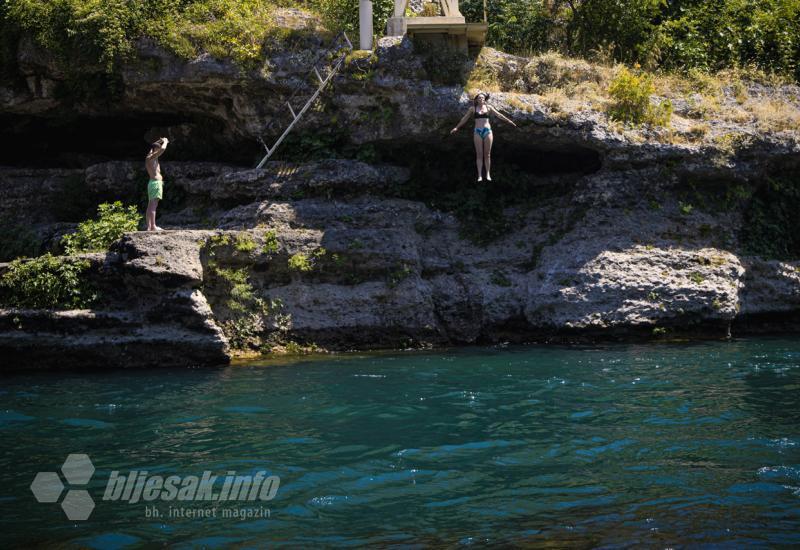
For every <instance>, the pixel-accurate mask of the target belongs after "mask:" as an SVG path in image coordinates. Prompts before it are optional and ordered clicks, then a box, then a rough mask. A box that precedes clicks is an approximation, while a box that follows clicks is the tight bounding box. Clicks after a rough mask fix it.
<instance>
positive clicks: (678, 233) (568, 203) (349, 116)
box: [0, 10, 800, 367]
mask: <svg viewBox="0 0 800 550" xmlns="http://www.w3.org/2000/svg"><path fill="white" fill-rule="evenodd" d="M277 17H278V18H279V19H280V18H282V19H280V20H281V21H284V24H285V25H286V26H289V27H292V28H297V29H302V28H305V27H306V26H308V25H311V24H313V21H312V20H311V19H309V16H307V14H304V13H303V12H301V11H297V10H281V11H279V13H278V14H277ZM300 44H301V46H302V47H294V48H288V47H284V46H285V45H283V44H280V43H274V44H273V43H269V44H267V47H266V49H265V51H266V52H267V57H266V59H265V60H264V64H263V66H262V67H259V68H257V69H255V70H253V71H243V70H242V69H241V68H239V67H236V66H235V65H233V64H232V63H231V62H229V61H225V60H218V59H214V58H212V57H210V56H208V55H203V56H200V57H198V58H197V59H194V60H189V61H186V60H181V59H178V58H176V57H175V56H174V55H172V54H170V53H168V52H166V51H164V50H163V49H160V48H159V47H157V46H155V45H154V44H152V43H149V42H146V41H143V42H141V43H140V44H138V46H137V48H138V49H137V51H138V59H137V60H135V61H133V62H131V63H129V65H127V66H125V67H124V68H123V70H122V73H121V81H122V84H121V86H122V87H121V90H120V97H119V98H117V101H116V102H114V103H113V104H109V103H108V102H106V103H103V102H89V101H80V100H78V99H76V98H71V99H70V98H68V97H65V96H64V95H63V94H60V93H55V91H56V90H57V89H58V88H59V86H60V85H62V84H63V83H64V81H65V79H66V76H65V75H64V74H63V71H62V70H61V69H60V68H59V65H58V64H57V63H54V62H53V60H52V59H51V58H50V57H49V56H48V55H47V54H46V53H45V52H42V51H41V50H40V49H37V48H36V47H35V45H34V44H33V43H32V42H31V41H27V40H26V41H23V42H22V43H21V44H20V49H19V53H18V61H19V66H20V71H21V79H20V80H19V81H16V82H10V83H4V84H3V85H1V86H0V115H3V116H4V117H7V119H8V120H10V121H13V122H14V123H15V124H18V127H19V128H23V129H22V130H20V132H22V134H20V135H23V137H24V134H25V132H26V131H29V130H25V128H28V127H30V128H33V129H34V130H36V129H38V128H39V126H37V124H45V123H46V122H47V121H51V122H52V121H58V120H60V117H62V116H63V115H64V113H65V112H70V113H73V114H74V115H75V116H76V117H78V120H79V123H77V124H76V127H79V126H80V122H86V121H90V120H95V119H98V118H102V119H104V120H106V121H107V124H108V127H107V129H108V130H109V136H110V137H109V138H108V139H109V140H110V141H114V139H122V138H119V134H116V133H114V132H116V131H117V127H123V128H124V124H123V123H122V121H123V118H124V117H127V118H124V120H125V121H127V122H130V121H133V122H135V123H136V124H135V128H133V127H131V129H130V133H132V134H136V135H134V136H133V138H130V139H132V140H133V141H134V142H136V145H137V146H143V144H144V143H145V142H144V141H142V138H147V139H152V137H153V136H155V135H165V134H168V135H170V136H172V137H176V136H178V137H176V139H174V140H173V141H174V143H175V145H174V147H175V148H174V149H170V151H169V153H170V154H173V153H174V155H175V157H177V158H178V159H180V160H175V157H171V156H169V155H167V156H165V157H164V159H163V162H162V169H163V172H164V177H165V197H164V200H163V201H162V203H161V205H160V206H159V224H160V225H162V226H163V227H165V228H166V229H167V231H164V232H159V233H144V232H137V233H130V234H127V235H125V236H124V237H123V238H122V239H121V240H120V241H119V242H117V243H115V244H114V245H113V246H112V248H111V251H110V252H108V253H107V254H103V255H99V256H98V255H92V256H90V257H89V258H90V259H91V263H92V268H91V270H90V272H89V277H90V278H91V280H92V281H93V283H94V284H95V285H96V286H97V288H98V289H99V292H100V295H101V300H100V301H99V302H98V304H97V305H96V307H95V309H93V310H91V311H63V312H43V311H18V310H0V354H2V355H3V357H10V358H11V363H8V364H12V363H13V364H14V365H16V366H17V367H36V366H53V365H56V366H58V365H61V366H106V365H124V366H136V365H184V366H185V365H200V364H202V365H216V364H223V363H226V362H227V361H228V360H229V358H230V357H231V355H232V354H233V353H234V352H237V351H240V350H242V349H246V350H249V351H251V352H254V351H262V352H266V351H269V350H270V349H273V348H275V349H277V348H278V347H279V346H280V345H282V344H286V343H287V342H297V343H301V344H312V343H313V344H316V345H319V346H322V347H325V348H329V349H354V348H358V349H366V348H387V347H394V348H396V347H407V346H427V345H449V344H464V343H489V342H505V341H515V342H529V341H543V340H545V341H546V340H568V341H569V340H572V339H577V338H629V337H647V338H650V337H653V336H671V335H674V336H684V335H689V336H710V337H726V336H728V335H730V334H737V333H745V332H749V331H759V330H774V329H785V328H790V329H793V330H796V329H798V328H800V322H798V320H800V262H799V261H798V258H793V259H791V260H786V261H778V260H772V259H765V258H763V257H760V256H757V255H755V254H754V253H753V251H752V250H750V249H749V248H748V247H747V246H745V245H746V242H745V241H746V238H745V237H746V235H745V231H744V229H745V228H746V226H747V224H748V223H749V222H748V218H747V212H748V208H750V207H751V206H752V203H753V201H755V198H754V197H756V196H757V193H759V192H762V191H763V190H764V189H765V185H766V184H765V182H766V181H767V179H768V178H771V177H775V176H782V175H786V174H796V173H798V171H800V137H799V136H798V132H797V131H796V129H792V128H791V126H786V125H781V124H778V123H776V126H775V128H771V129H764V128H763V127H761V126H759V124H760V123H759V122H758V121H757V120H755V118H753V117H750V116H749V115H747V116H745V114H746V113H745V114H741V113H740V116H737V117H729V118H727V119H725V120H712V121H708V122H707V123H704V124H705V125H704V126H703V127H702V128H701V129H700V130H698V129H697V126H698V123H697V119H696V118H693V117H696V109H697V105H696V103H697V101H701V99H702V98H699V99H698V98H695V99H692V98H691V97H690V98H688V99H686V100H685V101H676V103H675V105H674V107H675V117H674V120H673V126H672V129H671V130H670V131H669V132H667V131H666V130H664V129H658V128H651V127H648V126H643V127H636V128H633V127H628V128H621V127H620V125H618V124H615V123H613V122H611V121H610V120H609V119H608V117H607V116H606V114H605V113H604V112H603V110H602V108H601V106H598V103H597V101H595V100H593V99H592V98H591V94H589V93H586V94H583V95H581V93H579V92H580V90H591V89H597V87H598V86H606V85H607V82H606V80H607V78H608V74H606V73H607V72H608V70H609V69H607V68H603V67H598V66H594V65H591V64H589V63H586V62H583V61H575V60H568V61H565V60H563V59H560V60H559V59H556V58H554V57H553V56H548V55H544V56H539V57H537V58H530V59H529V58H522V57H517V56H511V55H507V54H503V53H501V52H497V51H494V50H491V49H489V48H487V49H485V50H484V52H483V53H482V54H481V57H480V58H479V60H478V61H477V62H476V61H475V60H472V61H470V60H464V63H465V66H464V67H463V69H464V73H463V74H464V75H466V74H470V73H469V71H473V73H474V74H478V75H479V76H482V78H484V80H485V82H486V84H487V86H491V87H492V90H493V91H492V98H491V102H492V104H493V105H494V106H495V107H497V108H498V109H501V110H503V111H504V112H506V113H507V114H508V115H509V116H510V117H511V118H513V120H514V121H515V122H516V123H517V125H518V126H519V128H518V129H514V128H511V127H508V126H504V125H503V124H502V123H500V122H496V121H494V122H493V131H494V132H495V133H496V136H495V138H496V142H495V143H496V145H495V149H494V151H493V157H494V161H493V162H494V168H493V174H494V175H495V181H494V182H492V183H491V184H489V183H488V182H484V183H482V184H480V185H483V186H487V187H486V188H485V189H484V188H480V187H478V184H476V183H475V182H474V180H473V176H472V175H471V174H472V170H473V167H474V164H473V162H474V159H473V157H472V142H471V140H472V136H471V135H470V134H469V133H468V132H465V131H463V130H462V132H461V133H460V134H459V133H457V134H456V135H455V136H451V135H450V133H449V130H450V129H451V128H452V127H453V126H455V124H456V123H457V121H458V120H459V119H460V117H461V116H462V115H463V113H464V112H465V111H466V110H467V109H468V107H469V105H470V101H471V98H470V97H469V94H468V90H467V89H465V84H466V82H456V83H455V84H447V83H443V82H444V80H446V79H443V78H442V74H441V73H442V72H448V73H449V72H450V71H455V73H458V71H460V70H461V69H460V68H459V67H458V66H456V67H455V68H454V67H452V66H442V65H441V64H439V65H436V63H432V61H431V59H430V58H427V57H426V56H425V55H420V54H419V52H416V53H415V51H414V48H413V45H412V44H411V43H410V42H409V41H408V40H402V39H399V38H385V39H381V40H379V41H378V44H377V46H376V50H375V52H374V53H375V57H372V56H370V57H364V58H360V59H356V60H353V61H351V62H349V63H348V65H347V66H346V67H345V69H344V71H343V72H342V73H341V74H340V75H339V76H337V77H336V78H335V79H334V84H333V87H332V89H331V90H329V92H327V93H326V94H324V95H323V98H322V100H321V101H320V103H319V104H318V105H317V106H316V107H315V108H314V109H310V110H309V111H308V113H307V114H306V116H305V117H304V118H303V119H302V121H301V122H300V123H298V125H297V127H296V128H295V134H293V135H297V136H303V138H304V139H306V140H307V141H308V140H310V141H312V145H314V143H316V142H314V139H316V138H318V137H320V136H334V137H337V136H338V137H339V138H341V137H342V135H345V136H346V139H347V144H346V145H347V147H351V149H349V151H350V153H348V154H349V156H350V157H356V158H360V159H369V158H381V159H382V160H381V161H380V162H377V161H376V162H374V163H372V162H362V161H357V160H349V159H345V158H330V159H324V160H313V161H305V162H301V161H296V162H285V161H271V162H269V163H267V164H266V166H265V167H264V168H263V169H261V170H255V169H253V168H252V166H254V162H252V163H250V162H249V161H250V160H253V161H255V160H257V159H258V158H259V157H260V155H261V154H263V151H262V148H261V145H260V144H259V143H258V139H259V138H264V139H265V140H267V141H268V140H269V139H270V138H275V137H277V131H276V130H275V128H276V127H277V128H280V127H281V124H280V122H281V121H285V116H286V113H287V112H288V109H287V108H286V106H285V103H283V100H284V99H285V98H286V97H287V96H288V94H290V93H291V92H292V91H293V90H295V88H296V87H298V86H299V87H300V91H301V92H302V93H301V94H300V95H299V96H298V97H299V98H300V99H302V98H303V97H305V96H303V94H305V95H306V96H307V95H308V94H310V93H311V92H313V90H314V87H313V85H312V84H311V83H309V82H307V81H306V80H305V75H306V73H307V71H308V69H309V68H310V66H311V65H310V64H311V63H312V62H313V61H314V60H315V59H316V58H317V56H318V55H319V54H320V53H321V52H322V50H323V48H324V46H325V45H324V44H323V43H322V41H321V39H320V38H319V37H315V36H314V35H313V34H310V35H308V36H306V37H305V38H302V39H301V43H300ZM296 46H297V45H296ZM434 61H435V60H434ZM476 63H477V65H476ZM91 70H92V69H91V68H87V71H91ZM445 76H447V75H445ZM451 76H452V75H451ZM456 80H458V79H456ZM592 87H595V88H592ZM559 90H561V91H564V90H567V91H569V92H570V93H566V92H564V94H558V93H556V92H558V91H559ZM576 90H577V91H576ZM472 91H474V90H470V92H472ZM753 93H758V94H762V95H763V97H764V100H765V101H767V99H768V94H772V96H777V95H781V97H786V98H790V102H791V101H794V102H795V103H794V104H795V106H796V107H797V108H800V104H798V102H797V101H796V99H795V100H792V99H791V98H792V97H795V98H796V97H800V93H798V89H797V87H796V86H784V87H783V88H781V89H780V90H767V91H765V90H761V89H755V88H754V89H753ZM772 96H769V97H772ZM758 97H762V96H758ZM655 99H656V98H654V100H655ZM717 99H718V100H719V102H720V104H722V105H724V106H726V107H729V108H730V109H732V110H736V109H739V106H738V103H737V100H736V98H734V97H733V96H732V95H731V93H730V90H722V91H721V95H720V97H719V98H717ZM298 107H299V105H295V108H298ZM42 121H45V122H42ZM778 122H780V121H778ZM26 125H29V126H26ZM16 127H17V126H15V128H16ZM30 131H31V132H32V131H33V130H30ZM77 131H78V130H76V132H77ZM126 132H127V130H126ZM139 134H141V135H139ZM114 136H117V137H114ZM126 139H128V138H126ZM298 139H299V141H298V142H296V143H295V146H296V147H298V148H300V147H302V146H303V144H304V142H303V140H302V139H301V138H298ZM125 143H126V144H127V142H125ZM285 146H286V147H287V148H289V147H291V144H290V143H288V142H287V144H286V145H285ZM171 147H173V146H172V145H171ZM181 148H182V149H181ZM342 150H347V149H346V147H345V148H344V149H342ZM340 152H341V151H340ZM84 153H85V152H84ZM181 155H183V157H181ZM139 156H140V155H138V153H135V154H134V153H131V154H130V155H128V154H127V153H126V154H125V155H120V156H119V157H114V159H117V158H122V159H124V160H109V158H111V155H105V156H103V155H99V156H98V155H89V154H88V153H87V154H86V155H84V154H83V153H81V155H78V154H76V155H75V163H74V164H68V166H70V167H69V168H67V167H63V166H62V167H58V166H59V165H58V163H54V164H53V166H56V167H53V168H28V167H23V165H24V164H25V163H20V162H16V161H15V162H14V164H15V166H13V167H0V216H1V217H2V221H3V224H2V227H8V228H11V229H10V230H9V231H6V233H7V234H14V233H15V232H22V231H23V230H25V231H28V230H29V231H30V232H31V233H32V234H33V235H34V237H35V238H36V239H38V241H39V243H40V244H41V245H42V248H43V249H48V248H49V249H52V250H55V251H58V247H59V244H58V243H59V238H60V236H61V235H63V234H64V233H65V232H68V231H70V230H71V229H72V228H73V227H74V226H75V224H76V222H78V221H80V220H83V219H86V218H88V217H90V216H91V215H92V213H93V209H94V208H95V207H96V205H97V204H98V203H99V202H103V201H108V200H123V201H124V202H127V203H129V204H131V203H133V204H140V205H142V206H143V204H144V202H145V197H144V192H145V186H146V181H147V175H146V173H145V171H144V165H143V162H142V160H143V159H141V158H139ZM339 156H340V157H341V156H348V155H345V154H339ZM101 157H102V158H101ZM70 158H71V157H70ZM296 158H297V157H296ZM209 159H211V161H210V160H209ZM243 159H244V160H243ZM214 160H224V161H225V162H214ZM74 166H83V167H80V168H76V167H74ZM464 166H466V167H467V168H468V170H467V171H466V172H465V171H464V170H463V167H464ZM504 169H505V170H506V172H502V170H504ZM465 173H468V174H470V175H469V178H465V177H464V176H463V175H464V174H465ZM498 174H501V175H500V176H499V177H498ZM502 174H505V177H503V176H502ZM489 185H491V186H492V187H488V186H489ZM504 193H511V194H513V193H516V195H514V196H515V197H516V198H517V199H518V201H517V202H519V204H517V203H515V202H514V201H506V202H502V201H500V202H498V204H501V206H497V207H496V210H493V211H491V213H490V215H486V216H484V217H483V218H480V217H479V219H478V220H477V221H476V220H475V219H474V218H475V213H476V212H479V213H480V212H481V211H482V209H483V208H485V207H486V204H484V203H487V202H492V201H493V199H495V198H497V197H501V196H502V195H503V194H504ZM76 197H79V198H81V199H82V200H81V201H77V200H75V198H76ZM453 197H455V199H454V198H453ZM495 202H497V201H495ZM493 204H494V203H493ZM499 221H502V222H503V223H502V224H500V223H499ZM499 225H502V231H497V226H499ZM486 235H489V236H490V237H492V238H482V237H485V236H486ZM0 242H6V241H0ZM8 256H9V255H5V256H4V258H6V257H8ZM2 269H3V268H2V267H1V266H0V272H2Z"/></svg>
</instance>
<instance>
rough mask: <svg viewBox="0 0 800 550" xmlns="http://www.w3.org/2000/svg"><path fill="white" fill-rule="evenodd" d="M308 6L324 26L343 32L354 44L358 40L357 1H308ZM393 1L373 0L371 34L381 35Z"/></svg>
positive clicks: (390, 13)
mask: <svg viewBox="0 0 800 550" xmlns="http://www.w3.org/2000/svg"><path fill="white" fill-rule="evenodd" d="M310 6H311V8H312V9H314V10H315V11H317V12H319V14H320V15H321V16H322V20H323V21H324V23H325V26H326V27H327V28H329V29H330V30H333V31H345V32H347V33H348V36H349V37H350V40H352V41H353V43H354V44H355V41H356V39H358V0H310ZM393 11H394V0H373V2H372V25H373V32H374V33H375V34H377V35H379V36H380V35H383V33H384V31H385V30H386V20H387V19H389V17H391V16H392V12H393Z"/></svg>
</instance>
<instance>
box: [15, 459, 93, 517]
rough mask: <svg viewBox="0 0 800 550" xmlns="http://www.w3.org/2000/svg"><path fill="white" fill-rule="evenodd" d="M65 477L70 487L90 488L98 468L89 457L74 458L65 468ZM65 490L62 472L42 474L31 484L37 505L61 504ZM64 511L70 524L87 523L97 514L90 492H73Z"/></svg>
mask: <svg viewBox="0 0 800 550" xmlns="http://www.w3.org/2000/svg"><path fill="white" fill-rule="evenodd" d="M61 473H62V475H63V476H64V479H65V480H66V481H67V484H68V485H69V486H70V487H72V486H74V485H86V484H87V483H89V480H90V479H91V478H92V475H94V464H92V461H91V460H90V459H89V455H87V454H83V453H76V454H70V455H68V456H67V459H66V460H65V461H64V464H63V465H62V466H61ZM64 489H65V485H64V482H63V481H62V479H61V477H60V476H59V475H58V472H39V473H37V474H36V477H35V478H33V482H32V483H31V492H32V493H33V496H34V497H35V498H36V501H37V502H43V503H53V502H58V499H59V498H61V495H62V493H64ZM61 509H62V510H64V514H66V516H67V519H69V520H70V521H83V520H87V519H89V516H90V515H91V514H92V510H94V500H92V496H91V495H90V494H89V491H87V490H85V489H73V488H70V489H68V490H67V494H66V496H65V497H64V500H62V501H61Z"/></svg>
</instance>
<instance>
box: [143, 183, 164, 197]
mask: <svg viewBox="0 0 800 550" xmlns="http://www.w3.org/2000/svg"><path fill="white" fill-rule="evenodd" d="M163 196H164V182H163V181H161V180H150V181H149V182H147V200H153V199H159V200H161V199H162V198H163Z"/></svg>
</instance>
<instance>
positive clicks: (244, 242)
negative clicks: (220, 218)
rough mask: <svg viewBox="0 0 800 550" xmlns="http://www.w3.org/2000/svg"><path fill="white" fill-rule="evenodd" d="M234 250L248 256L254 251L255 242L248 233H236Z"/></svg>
mask: <svg viewBox="0 0 800 550" xmlns="http://www.w3.org/2000/svg"><path fill="white" fill-rule="evenodd" d="M234 248H236V251H237V252H241V253H242V254H250V253H251V252H253V251H254V250H255V249H256V241H255V239H253V236H252V235H250V234H249V233H237V234H236V243H235V245H234Z"/></svg>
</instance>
